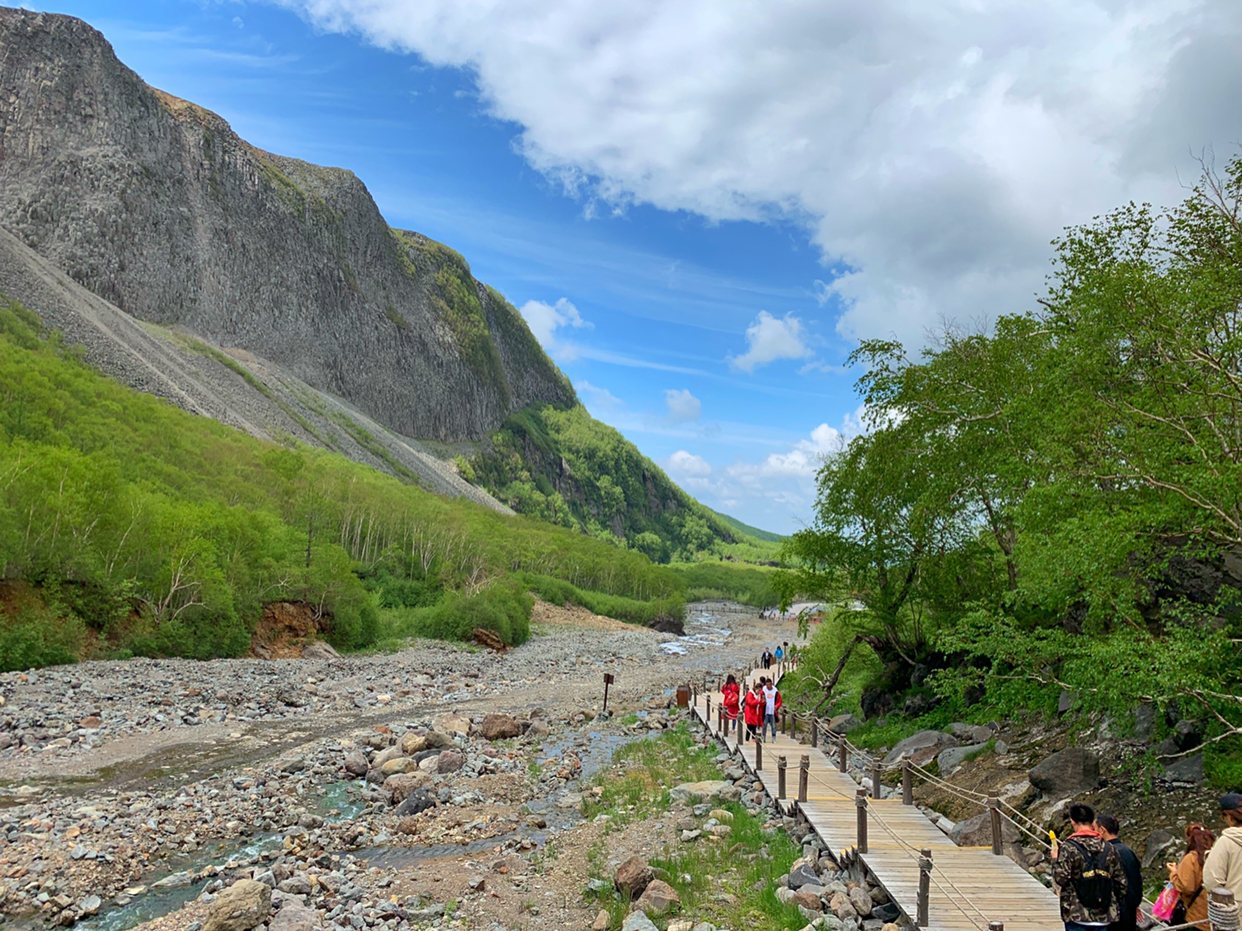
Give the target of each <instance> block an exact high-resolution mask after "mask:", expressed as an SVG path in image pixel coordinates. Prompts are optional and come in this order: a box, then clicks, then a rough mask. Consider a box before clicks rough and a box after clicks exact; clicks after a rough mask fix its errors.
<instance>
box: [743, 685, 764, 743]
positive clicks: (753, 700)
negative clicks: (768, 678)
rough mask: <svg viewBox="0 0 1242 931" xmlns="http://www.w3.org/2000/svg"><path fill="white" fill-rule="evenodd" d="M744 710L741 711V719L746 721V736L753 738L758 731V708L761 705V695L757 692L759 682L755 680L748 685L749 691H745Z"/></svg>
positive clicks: (759, 712) (759, 718) (759, 719)
mask: <svg viewBox="0 0 1242 931" xmlns="http://www.w3.org/2000/svg"><path fill="white" fill-rule="evenodd" d="M745 704H746V710H745V711H743V712H742V717H743V720H745V722H746V736H747V737H748V738H749V739H751V740H754V739H755V737H756V736H758V733H759V722H760V721H761V720H762V718H761V717H760V714H761V711H760V709H761V708H762V707H763V696H762V695H760V694H759V683H758V682H756V683H754V684H753V685H751V687H750V691H749V692H747V693H746V699H745Z"/></svg>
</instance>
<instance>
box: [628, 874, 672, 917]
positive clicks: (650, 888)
mask: <svg viewBox="0 0 1242 931" xmlns="http://www.w3.org/2000/svg"><path fill="white" fill-rule="evenodd" d="M680 904H681V896H679V895H678V894H677V890H676V889H674V888H673V887H672V886H670V885H669V884H668V883H666V882H664V881H663V880H662V879H653V880H651V882H649V883H647V888H646V889H644V890H643V894H642V895H640V896H639V897H638V901H637V902H635V903H634V911H636V912H642V913H643V914H645V915H648V916H655V917H657V918H658V917H659V916H661V915H667V914H668V913H669V912H671V911H672V910H673V909H675V908H676V907H677V906H679V905H680Z"/></svg>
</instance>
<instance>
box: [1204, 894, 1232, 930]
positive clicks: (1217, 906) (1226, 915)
mask: <svg viewBox="0 0 1242 931" xmlns="http://www.w3.org/2000/svg"><path fill="white" fill-rule="evenodd" d="M1208 921H1209V922H1211V926H1212V931H1236V929H1237V928H1238V903H1237V901H1235V899H1234V897H1233V892H1232V890H1229V889H1226V888H1225V887H1224V886H1217V887H1216V888H1215V889H1213V890H1212V892H1211V894H1210V895H1209V896H1208Z"/></svg>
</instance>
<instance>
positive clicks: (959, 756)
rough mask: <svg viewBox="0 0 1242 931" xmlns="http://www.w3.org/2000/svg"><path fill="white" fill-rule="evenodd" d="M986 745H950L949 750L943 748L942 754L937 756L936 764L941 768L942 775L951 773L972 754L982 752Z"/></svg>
mask: <svg viewBox="0 0 1242 931" xmlns="http://www.w3.org/2000/svg"><path fill="white" fill-rule="evenodd" d="M986 747H987V744H986V743H981V744H968V745H966V746H964V747H950V748H949V749H948V750H941V751H940V755H939V756H937V757H936V765H937V766H938V767H939V768H940V775H941V776H947V775H949V774H950V773H951V772H953V771H954V770H955V769H957V768H958V767H959V766H961V765H962V764H963V763H965V762H966V757H968V756H971V755H972V754H982V753H983V751H984V749H985V748H986Z"/></svg>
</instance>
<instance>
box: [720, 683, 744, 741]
mask: <svg viewBox="0 0 1242 931" xmlns="http://www.w3.org/2000/svg"><path fill="white" fill-rule="evenodd" d="M720 694H721V697H722V701H721V705H722V707H723V708H724V711H725V733H726V734H727V733H729V731H731V730H733V729H734V728H735V727H737V726H738V723H737V715H738V712H739V711H740V710H741V698H742V689H741V687H740V686H739V685H738V684H737V679H735V678H734V677H733V674H732V673H730V674H729V678H727V679H725V684H724V685H723V686H721V687H720Z"/></svg>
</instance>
